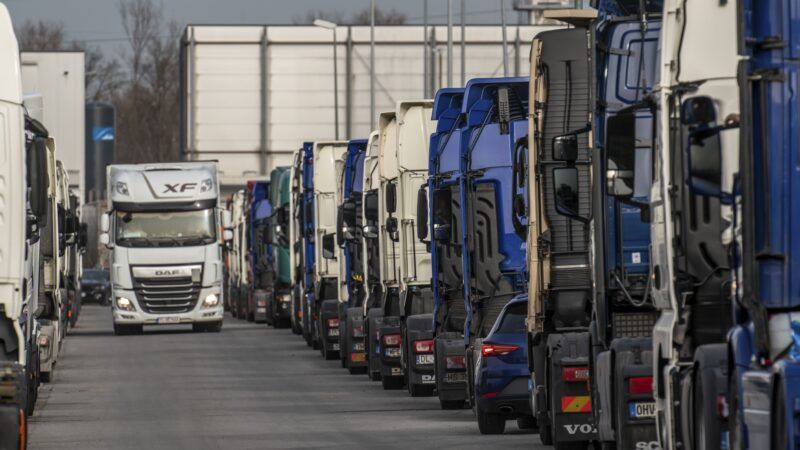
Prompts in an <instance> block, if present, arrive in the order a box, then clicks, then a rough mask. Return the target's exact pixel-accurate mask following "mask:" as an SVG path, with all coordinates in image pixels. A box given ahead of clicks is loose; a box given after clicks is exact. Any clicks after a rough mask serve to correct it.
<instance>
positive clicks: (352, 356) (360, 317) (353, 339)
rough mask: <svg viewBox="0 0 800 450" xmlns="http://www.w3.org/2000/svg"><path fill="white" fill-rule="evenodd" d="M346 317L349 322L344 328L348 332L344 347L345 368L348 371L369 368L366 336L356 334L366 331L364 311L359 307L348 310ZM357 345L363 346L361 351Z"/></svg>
mask: <svg viewBox="0 0 800 450" xmlns="http://www.w3.org/2000/svg"><path fill="white" fill-rule="evenodd" d="M345 317H346V318H345V321H346V322H347V325H346V326H345V327H344V329H345V330H346V331H347V332H346V334H345V339H344V345H345V346H344V347H343V349H344V350H343V351H344V352H345V354H344V357H345V366H346V367H347V368H348V369H353V368H356V367H367V359H366V345H365V343H364V338H365V336H364V333H361V332H359V333H358V334H356V332H357V331H358V330H359V329H360V330H364V310H363V309H362V308H358V307H354V308H347V310H346V311H345ZM340 320H341V319H340ZM357 344H361V345H362V346H363V347H362V348H361V349H360V350H359V349H356V345H357Z"/></svg>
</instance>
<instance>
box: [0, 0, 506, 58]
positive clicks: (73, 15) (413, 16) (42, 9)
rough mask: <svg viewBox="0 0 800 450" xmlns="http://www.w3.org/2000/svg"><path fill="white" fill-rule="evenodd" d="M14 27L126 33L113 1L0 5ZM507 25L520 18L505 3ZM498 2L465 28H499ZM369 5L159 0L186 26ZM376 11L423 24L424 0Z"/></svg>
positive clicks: (438, 6) (487, 2)
mask: <svg viewBox="0 0 800 450" xmlns="http://www.w3.org/2000/svg"><path fill="white" fill-rule="evenodd" d="M2 1H3V2H4V3H5V4H6V6H8V9H9V10H10V11H11V18H12V20H13V21H14V23H22V22H24V21H26V20H39V19H41V20H47V21H60V22H63V23H64V25H65V27H66V30H67V33H68V35H69V37H70V38H72V39H78V40H82V41H86V42H89V43H97V44H101V45H102V46H103V47H108V46H110V45H111V44H113V43H114V42H120V43H121V42H122V41H123V40H124V33H123V31H122V26H121V25H120V20H119V14H118V12H117V0H2ZM504 1H505V5H506V10H507V16H506V18H507V20H508V21H509V23H517V21H518V18H519V16H518V14H517V13H516V12H513V11H512V9H511V5H512V3H513V1H514V0H504ZM500 2H501V0H467V7H466V9H465V10H466V11H467V22H468V23H492V24H495V23H499V22H500ZM369 3H370V1H369V0H163V4H164V12H165V15H166V16H167V17H166V18H167V19H175V20H176V21H177V22H178V23H180V24H181V25H185V24H187V23H205V24H213V23H225V24H230V23H248V24H251V23H258V24H285V23H292V22H293V19H295V18H302V17H304V16H305V14H306V12H308V11H311V10H325V11H334V10H338V11H343V12H345V13H346V14H345V15H346V16H350V15H351V14H352V12H353V11H357V10H360V9H363V8H365V7H368V6H369ZM428 3H429V5H430V6H429V14H430V15H431V22H440V23H445V22H446V17H447V16H446V12H447V0H428ZM377 4H378V6H379V7H385V8H387V9H391V8H394V9H396V10H398V11H400V12H403V13H405V14H406V15H407V16H408V18H409V22H410V23H421V22H422V15H423V6H422V5H423V0H401V1H389V0H377ZM460 4H461V0H453V8H454V12H455V14H456V15H455V17H454V21H455V22H456V23H458V22H459V20H460V19H459V16H458V14H459V11H460V8H459V6H460Z"/></svg>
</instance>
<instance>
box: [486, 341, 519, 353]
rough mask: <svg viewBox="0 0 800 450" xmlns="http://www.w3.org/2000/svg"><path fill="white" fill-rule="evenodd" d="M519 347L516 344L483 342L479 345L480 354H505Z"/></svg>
mask: <svg viewBox="0 0 800 450" xmlns="http://www.w3.org/2000/svg"><path fill="white" fill-rule="evenodd" d="M518 348H519V347H518V346H516V345H504V344H491V343H490V344H483V345H481V355H483V356H506V355H508V354H509V353H512V352H514V351H516V350H517V349H518Z"/></svg>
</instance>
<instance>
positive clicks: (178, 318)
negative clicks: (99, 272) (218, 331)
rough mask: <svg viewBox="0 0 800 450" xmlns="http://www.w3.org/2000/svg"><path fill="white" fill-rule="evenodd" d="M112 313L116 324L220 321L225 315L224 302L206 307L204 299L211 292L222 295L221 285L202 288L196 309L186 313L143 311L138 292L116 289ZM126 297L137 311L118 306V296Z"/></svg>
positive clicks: (112, 302)
mask: <svg viewBox="0 0 800 450" xmlns="http://www.w3.org/2000/svg"><path fill="white" fill-rule="evenodd" d="M112 294H113V295H112V301H111V304H112V305H113V306H112V311H111V315H112V317H113V319H114V323H115V324H119V325H175V324H189V323H201V322H219V321H221V320H222V318H223V316H224V310H223V306H222V305H223V303H222V302H221V301H220V302H219V303H218V304H217V306H215V307H213V308H204V307H203V299H204V298H206V297H207V296H209V295H211V294H215V295H217V296H220V295H221V293H220V289H219V287H212V288H203V289H201V290H200V295H199V296H198V301H197V304H196V305H195V307H194V309H192V310H191V311H188V312H184V313H165V314H153V313H147V312H144V311H142V308H141V307H140V306H139V301H138V300H137V299H136V294H135V293H134V292H133V291H132V290H116V291H114V292H113V293H112ZM117 297H125V298H127V299H129V300H130V301H131V302H133V304H134V305H135V306H136V311H124V310H121V309H118V308H117V304H116V298H117Z"/></svg>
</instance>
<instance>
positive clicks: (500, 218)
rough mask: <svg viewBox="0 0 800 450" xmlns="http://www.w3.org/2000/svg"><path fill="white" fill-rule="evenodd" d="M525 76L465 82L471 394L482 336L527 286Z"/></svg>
mask: <svg viewBox="0 0 800 450" xmlns="http://www.w3.org/2000/svg"><path fill="white" fill-rule="evenodd" d="M528 83H529V81H528V78H477V79H473V80H470V81H469V82H468V83H467V87H466V90H465V92H464V100H463V103H462V109H461V115H462V117H463V119H464V126H463V127H462V128H461V153H460V162H459V163H460V172H461V176H460V179H459V182H460V183H459V184H460V186H459V194H460V204H461V208H460V214H461V223H463V224H464V225H463V230H464V233H462V234H461V236H460V238H461V247H462V253H461V254H462V258H461V259H462V273H463V275H464V276H463V277H462V280H463V282H462V289H463V298H464V309H465V311H466V317H465V324H464V345H465V346H466V354H465V357H466V362H467V364H466V365H467V369H468V370H467V373H468V375H467V386H468V394H469V397H468V400H469V401H470V404H472V405H474V404H475V398H474V378H475V377H474V375H475V374H474V368H475V362H476V361H477V360H478V359H479V357H480V351H481V340H482V339H483V338H485V337H486V336H487V334H488V333H489V330H490V329H491V328H492V326H494V323H495V321H496V319H497V317H498V315H499V314H500V312H501V311H502V309H503V307H504V306H505V305H506V303H508V301H509V300H511V299H512V298H513V297H514V296H516V295H517V294H520V293H522V292H524V291H525V290H526V288H527V279H526V278H527V272H526V249H525V237H526V235H525V230H524V226H523V225H522V224H524V223H525V222H526V221H527V218H526V217H525V211H524V209H525V208H524V207H522V208H520V207H518V208H517V210H515V209H514V204H515V203H517V204H518V205H524V204H525V189H524V186H525V184H524V180H525V177H524V175H523V172H524V171H523V170H521V167H522V165H524V157H525V152H524V148H525V147H526V143H527V136H528V94H529V92H528V91H529V90H528Z"/></svg>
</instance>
